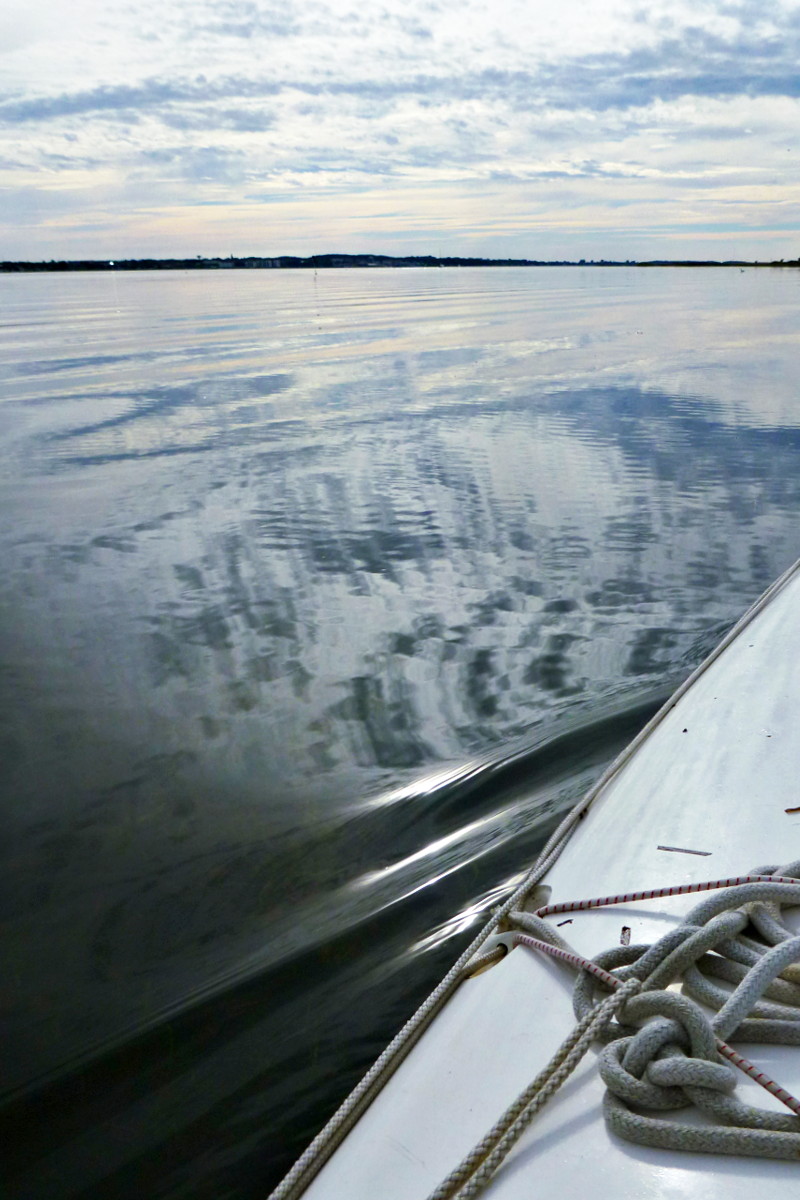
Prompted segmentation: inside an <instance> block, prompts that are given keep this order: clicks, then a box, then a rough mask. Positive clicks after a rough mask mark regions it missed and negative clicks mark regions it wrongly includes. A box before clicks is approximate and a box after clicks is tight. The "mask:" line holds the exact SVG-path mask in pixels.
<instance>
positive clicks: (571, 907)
mask: <svg viewBox="0 0 800 1200" xmlns="http://www.w3.org/2000/svg"><path fill="white" fill-rule="evenodd" d="M740 883H792V884H794V885H795V887H797V885H798V884H800V880H798V879H792V878H790V877H787V876H783V875H736V876H733V877H732V878H730V879H709V880H706V881H705V882H703V883H679V884H676V885H675V886H674V887H662V888H650V890H649V891H646V892H621V893H618V894H617V895H616V896H599V897H597V899H595V900H565V901H564V903H563V904H546V905H545V906H544V907H543V908H537V910H536V916H537V917H549V916H552V915H553V914H554V913H565V912H580V911H582V910H585V909H587V908H603V907H604V906H605V905H607V904H630V903H631V902H632V901H634V900H657V899H658V898H659V897H661V896H685V895H686V894H687V893H689V892H710V891H713V890H714V888H726V887H737V886H738V885H739V884H740Z"/></svg>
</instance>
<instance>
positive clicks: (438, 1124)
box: [306, 569, 800, 1200]
mask: <svg viewBox="0 0 800 1200" xmlns="http://www.w3.org/2000/svg"><path fill="white" fill-rule="evenodd" d="M796 805H800V570H798V569H795V571H794V574H793V575H792V576H791V577H790V578H789V579H788V581H787V582H786V583H785V584H784V585H783V587H782V589H781V590H780V591H779V592H778V593H777V594H776V595H775V596H774V597H773V598H772V599H771V601H770V603H769V604H768V605H767V607H766V608H765V609H763V611H761V612H760V613H759V614H758V616H757V617H756V618H755V619H754V620H753V621H752V622H751V623H750V624H749V625H748V626H746V627H745V628H744V630H743V631H742V632H741V633H740V634H739V636H738V637H737V638H736V639H735V641H734V642H733V643H732V644H731V645H730V646H728V648H727V649H726V650H724V651H723V653H722V655H721V656H720V657H719V658H717V659H716V661H715V662H713V663H712V664H711V665H710V666H709V667H708V668H707V670H705V671H704V672H703V673H702V674H701V675H700V676H699V678H698V679H697V680H696V681H695V682H694V684H693V685H692V686H691V688H690V689H689V691H688V692H687V693H686V694H685V695H684V696H683V698H682V699H681V700H680V701H679V702H678V704H677V706H676V707H675V708H673V709H672V711H671V712H669V713H668V714H667V716H666V717H665V718H664V719H663V720H662V721H661V722H660V723H659V724H658V726H657V727H656V728H655V730H654V731H653V732H652V733H651V734H650V736H649V737H648V738H647V739H646V741H645V742H644V743H643V744H642V745H641V747H640V748H639V750H638V751H637V753H636V754H635V756H634V758H633V759H632V760H631V761H630V762H629V763H628V764H627V765H626V766H624V767H623V768H622V770H621V771H620V772H619V773H618V774H617V775H616V776H615V777H614V778H613V779H612V780H611V781H610V782H609V783H608V784H607V785H606V787H605V789H604V790H603V792H602V793H601V794H600V795H599V796H598V798H597V799H596V800H595V803H594V805H593V807H592V809H591V811H590V812H589V814H588V816H587V817H586V818H585V820H584V821H583V822H582V823H581V825H580V826H579V827H578V829H577V830H576V831H575V833H574V834H573V837H572V840H571V841H570V843H569V844H568V846H567V848H566V849H565V851H564V852H563V854H562V856H561V858H560V859H559V860H558V862H557V863H556V865H555V866H554V867H553V869H552V870H551V871H550V873H549V875H548V876H547V879H546V881H545V882H546V884H547V885H548V886H549V887H550V889H551V899H552V900H553V901H561V900H568V899H580V898H587V897H591V896H600V895H605V894H608V893H610V892H622V891H629V890H638V889H646V888H653V887H659V886H662V885H669V884H676V883H683V882H689V881H694V880H704V879H713V878H719V877H723V876H729V875H740V874H745V873H746V872H747V871H748V870H750V869H751V868H753V867H756V866H762V865H764V864H770V863H773V864H775V863H780V864H782V863H786V862H789V861H791V860H792V859H794V858H800V813H797V814H793V815H792V814H787V813H786V812H785V809H786V808H789V807H793V806H796ZM659 845H667V846H679V847H686V848H689V849H693V850H703V851H707V852H708V857H698V856H694V855H689V854H681V853H670V852H665V851H663V850H659V849H658V846H659ZM700 898H701V897H697V896H685V897H678V898H672V899H666V900H662V901H648V902H645V903H640V904H636V905H630V906H628V907H615V908H610V909H606V910H597V911H593V912H588V913H576V914H572V918H573V920H572V924H570V925H566V926H564V927H563V928H562V929H561V932H562V934H564V935H565V936H566V937H567V940H568V941H569V942H570V943H571V944H572V945H573V946H575V947H576V948H577V949H578V950H580V951H581V952H583V953H585V954H587V955H588V956H590V957H591V956H593V955H594V954H596V953H598V952H600V951H601V950H603V949H606V948H608V947H611V946H615V945H618V944H619V941H620V931H621V927H622V925H628V926H630V927H631V929H632V937H631V940H632V942H634V943H636V942H642V941H648V942H649V941H652V940H653V939H655V938H657V937H658V936H660V935H661V934H662V933H664V932H665V931H666V930H667V928H669V925H670V923H671V922H673V921H674V920H675V919H677V918H679V917H680V916H681V915H682V914H683V913H685V912H686V911H688V909H689V908H691V907H692V906H693V905H694V904H696V903H697V901H698V899H700ZM564 919H565V918H564V917H551V918H549V920H550V921H552V922H554V923H555V922H558V921H561V920H564ZM792 923H793V924H794V921H793V922H792ZM798 927H800V922H799V923H798ZM573 981H574V973H573V972H572V971H571V970H570V969H569V968H566V967H562V966H561V965H559V964H556V963H554V962H552V961H551V960H546V961H543V960H542V958H540V957H539V956H538V955H536V954H534V953H533V952H531V951H529V950H527V949H525V948H524V947H519V948H517V949H516V950H514V951H513V952H512V953H511V954H510V955H509V956H508V957H507V958H506V959H505V960H503V961H502V962H501V963H500V964H498V965H497V966H496V967H494V968H492V969H491V970H489V971H487V972H486V973H484V974H482V975H480V976H478V977H476V978H475V979H473V980H470V981H468V982H466V983H464V984H462V986H461V987H460V988H459V990H458V991H457V992H456V994H455V996H454V997H453V998H452V999H451V1000H450V1001H449V1003H448V1004H447V1005H446V1007H445V1009H444V1010H443V1012H442V1013H441V1014H440V1015H439V1016H438V1017H437V1019H436V1020H435V1022H434V1024H433V1025H432V1027H431V1028H430V1029H429V1030H428V1031H427V1033H426V1034H425V1035H424V1036H423V1038H422V1039H421V1041H420V1043H419V1044H418V1045H417V1047H416V1048H415V1049H414V1050H413V1051H412V1053H411V1055H410V1056H409V1058H408V1059H407V1060H406V1062H405V1063H403V1064H402V1066H401V1067H400V1069H399V1070H398V1072H397V1073H396V1075H395V1076H394V1077H393V1079H392V1080H391V1081H390V1083H389V1084H388V1085H387V1086H386V1088H384V1090H383V1092H382V1093H381V1095H380V1096H379V1097H378V1099H377V1100H376V1101H375V1102H374V1103H373V1105H372V1107H371V1108H370V1109H369V1110H368V1111H367V1112H366V1113H365V1115H364V1116H363V1117H362V1119H361V1121H360V1122H359V1124H358V1125H357V1126H356V1128H355V1129H354V1130H353V1131H352V1132H351V1133H350V1135H349V1136H348V1138H347V1139H346V1141H345V1142H344V1143H343V1145H342V1146H341V1147H340V1148H339V1150H338V1151H337V1152H336V1154H335V1155H334V1156H333V1158H332V1159H331V1160H330V1162H329V1163H328V1164H327V1165H326V1166H325V1167H324V1168H323V1169H322V1171H321V1172H320V1174H319V1175H318V1176H317V1178H316V1179H315V1180H314V1182H313V1183H312V1184H311V1185H310V1187H309V1189H308V1191H307V1192H306V1195H307V1196H308V1197H310V1198H313V1200H339V1198H342V1200H344V1198H346V1200H425V1197H426V1196H427V1195H428V1194H429V1192H430V1191H431V1190H432V1189H433V1187H434V1186H435V1185H436V1184H437V1183H439V1182H440V1181H441V1179H442V1178H444V1176H446V1175H447V1174H448V1173H449V1171H450V1170H451V1169H452V1168H453V1167H455V1166H456V1165H457V1164H458V1163H459V1161H460V1160H461V1158H462V1157H463V1155H464V1153H465V1152H466V1151H467V1150H468V1149H469V1148H470V1147H471V1146H472V1145H473V1143H474V1142H475V1141H476V1140H477V1139H478V1138H479V1137H480V1136H482V1135H483V1134H484V1133H485V1132H486V1131H487V1129H488V1128H489V1127H490V1126H491V1125H492V1124H493V1123H494V1121H495V1120H496V1119H497V1117H498V1116H499V1115H500V1114H501V1113H502V1111H503V1110H504V1109H505V1107H506V1106H507V1105H508V1104H509V1103H510V1102H511V1100H513V1099H514V1097H515V1096H516V1095H517V1094H518V1092H520V1091H521V1090H522V1088H523V1087H524V1086H525V1085H526V1084H527V1083H528V1082H529V1081H530V1080H531V1079H532V1078H533V1077H534V1075H536V1074H537V1073H538V1071H539V1070H540V1069H541V1068H542V1067H543V1066H544V1065H545V1063H546V1062H547V1061H548V1059H549V1058H550V1057H551V1055H552V1054H553V1052H554V1051H555V1050H556V1048H557V1047H558V1046H559V1044H560V1043H561V1042H562V1040H563V1039H564V1037H565V1036H566V1035H567V1033H568V1032H569V1031H570V1030H571V1029H572V1027H573V1025H574V1017H573V1013H572V1005H571V991H572V985H573ZM737 1048H738V1049H740V1050H742V1052H743V1053H745V1054H747V1055H748V1057H750V1058H751V1059H752V1060H753V1061H755V1062H756V1063H757V1064H758V1065H759V1066H762V1067H763V1068H764V1069H765V1070H766V1071H768V1072H769V1073H770V1074H771V1075H772V1076H773V1077H774V1078H776V1079H777V1080H778V1081H779V1082H780V1083H782V1084H783V1085H784V1086H785V1087H787V1088H788V1089H789V1090H790V1091H793V1092H794V1093H795V1094H797V1092H798V1089H800V1048H794V1049H792V1048H784V1047H769V1046H754V1047H747V1046H744V1045H741V1044H737ZM595 1059H596V1054H595V1052H594V1051H591V1052H590V1053H589V1054H588V1055H587V1057H586V1058H585V1059H584V1061H583V1063H582V1064H581V1067H580V1068H579V1069H578V1071H577V1072H576V1074H575V1075H574V1076H573V1077H572V1078H571V1079H570V1080H569V1082H568V1083H567V1084H566V1085H565V1086H564V1087H563V1088H562V1090H561V1091H560V1092H559V1093H558V1095H557V1096H556V1098H555V1099H554V1100H553V1101H551V1103H550V1104H549V1105H548V1107H547V1108H546V1109H545V1110H544V1111H543V1112H542V1113H541V1114H539V1116H538V1117H536V1118H535V1120H534V1122H533V1125H532V1126H531V1128H530V1129H529V1130H528V1132H527V1134H526V1135H525V1137H524V1138H523V1140H522V1141H521V1142H520V1144H519V1145H518V1146H517V1148H516V1149H515V1151H514V1152H513V1153H512V1155H511V1156H510V1157H509V1158H508V1160H507V1161H506V1163H505V1164H504V1165H503V1167H502V1168H501V1170H500V1171H499V1173H498V1175H497V1176H496V1178H495V1180H494V1181H493V1183H492V1184H491V1186H490V1187H489V1188H488V1190H487V1192H486V1193H485V1195H487V1196H489V1197H491V1200H523V1198H524V1200H530V1198H531V1197H536V1198H537V1200H549V1198H550V1197H558V1198H560V1197H562V1196H563V1197H565V1198H571V1197H577V1196H585V1197H600V1198H602V1197H606V1196H608V1197H612V1196H613V1197H614V1198H615V1200H642V1198H644V1197H659V1198H660V1200H664V1198H669V1200H671V1198H673V1197H674V1198H676V1200H677V1198H678V1197H685V1196H692V1197H693V1196H701V1195H702V1196H703V1197H705V1198H706V1200H723V1198H724V1200H744V1198H745V1197H747V1200H752V1197H753V1195H754V1194H755V1195H758V1194H763V1193H764V1191H765V1190H766V1189H767V1188H768V1189H769V1192H770V1195H771V1196H772V1197H778V1198H783V1197H787V1198H788V1197H789V1196H790V1195H792V1196H794V1195H796V1194H798V1191H800V1163H798V1164H793V1163H789V1162H772V1161H766V1160H760V1159H751V1158H739V1157H737V1158H724V1157H719V1156H716V1155H713V1156H712V1155H691V1154H683V1153H678V1152H673V1151H666V1150H663V1151H662V1150H650V1149H644V1148H641V1147H637V1146H633V1145H629V1144H627V1143H625V1142H622V1141H619V1140H618V1139H616V1138H615V1137H613V1136H612V1135H610V1134H609V1133H608V1132H607V1130H606V1127H605V1124H604V1122H603V1119H602V1114H601V1100H602V1095H603V1091H604V1088H603V1085H602V1083H601V1081H600V1079H599V1076H598V1074H597V1070H596V1065H595ZM741 1079H742V1082H741V1084H740V1085H739V1094H740V1095H741V1096H742V1098H743V1099H746V1100H749V1101H750V1102H752V1103H755V1104H759V1105H761V1106H762V1107H780V1106H779V1105H778V1103H777V1101H774V1100H772V1099H771V1097H769V1096H768V1095H767V1093H766V1092H764V1091H763V1090H762V1089H760V1088H758V1087H757V1086H756V1085H755V1084H752V1083H750V1082H749V1081H747V1080H746V1079H745V1078H744V1076H742V1077H741ZM678 1119H684V1120H685V1119H686V1116H685V1112H682V1113H679V1114H678Z"/></svg>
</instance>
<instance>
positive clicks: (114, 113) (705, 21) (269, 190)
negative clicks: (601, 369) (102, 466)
mask: <svg viewBox="0 0 800 1200" xmlns="http://www.w3.org/2000/svg"><path fill="white" fill-rule="evenodd" d="M799 63H800V2H798V0H792V2H789V0H690V2H689V0H647V3H646V4H644V3H641V4H640V3H638V2H637V0H157V2H156V0H70V2H69V3H64V2H63V0H10V3H9V0H5V3H4V4H3V5H2V7H0V258H32V259H48V258H57V257H75V256H84V255H85V256H93V257H124V256H136V255H140V254H153V255H167V254H179V255H194V254H203V255H211V254H279V253H294V254H311V253H315V252H318V251H328V250H339V251H345V252H358V251H375V252H380V253H388V254H391V253H434V254H480V255H489V256H498V255H502V256H505V255H513V256H529V257H535V258H558V257H569V258H600V257H608V258H649V257H693V258H704V257H714V258H724V257H732V256H736V257H738V256H742V257H748V258H755V259H759V258H760V259H766V258H783V257H785V258H789V257H792V258H794V257H797V255H798V254H800V189H799V187H798V184H799V183H800V166H799V165H798V158H800V141H799V140H798V130H800V66H798V64H799Z"/></svg>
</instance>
